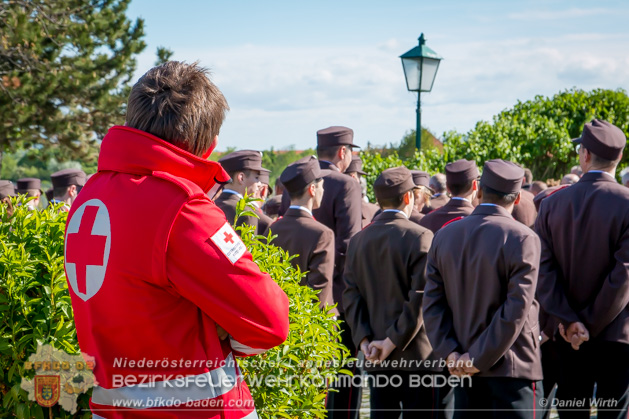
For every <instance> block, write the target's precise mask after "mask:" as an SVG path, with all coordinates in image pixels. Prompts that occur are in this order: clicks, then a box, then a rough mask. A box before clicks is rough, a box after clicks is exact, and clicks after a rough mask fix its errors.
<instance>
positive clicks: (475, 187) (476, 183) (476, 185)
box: [472, 180, 478, 191]
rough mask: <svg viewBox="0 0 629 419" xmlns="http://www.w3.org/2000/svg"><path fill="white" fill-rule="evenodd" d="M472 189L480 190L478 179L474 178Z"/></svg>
mask: <svg viewBox="0 0 629 419" xmlns="http://www.w3.org/2000/svg"><path fill="white" fill-rule="evenodd" d="M472 190H473V191H477V190H478V181H477V180H473V181H472Z"/></svg>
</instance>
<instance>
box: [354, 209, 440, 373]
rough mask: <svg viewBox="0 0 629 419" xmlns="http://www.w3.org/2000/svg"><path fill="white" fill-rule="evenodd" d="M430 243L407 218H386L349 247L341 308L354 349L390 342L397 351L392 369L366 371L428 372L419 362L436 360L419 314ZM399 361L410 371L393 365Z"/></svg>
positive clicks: (428, 234)
mask: <svg viewBox="0 0 629 419" xmlns="http://www.w3.org/2000/svg"><path fill="white" fill-rule="evenodd" d="M432 237H433V235H432V233H431V232H430V231H429V230H426V229H425V228H423V227H420V226H418V225H417V224H415V223H413V222H411V221H410V220H408V219H407V218H406V216H405V215H404V214H401V213H394V212H383V213H382V214H380V215H378V216H377V217H376V218H375V219H374V220H373V222H372V223H371V225H370V226H368V227H367V228H365V229H364V230H363V231H361V232H360V233H358V234H356V236H354V238H353V239H352V241H351V242H350V245H349V249H348V251H347V260H346V263H345V274H344V279H345V284H346V286H347V288H346V289H345V292H344V293H343V304H344V306H345V319H346V321H347V323H348V325H349V327H350V329H351V330H352V338H353V340H354V343H355V344H356V346H358V345H359V344H360V342H361V341H362V340H363V338H365V337H366V338H368V339H369V340H370V341H371V340H381V339H385V338H387V337H388V338H389V339H391V341H393V343H395V345H396V346H397V347H396V348H395V349H394V350H393V352H392V353H391V355H389V357H388V358H387V360H388V361H389V364H387V365H382V366H379V367H374V366H372V367H370V368H367V370H385V369H403V370H417V369H426V368H423V367H425V365H420V364H419V363H418V362H417V361H418V360H428V359H430V357H431V354H432V348H431V346H430V343H429V342H428V337H427V336H426V330H425V328H424V324H423V320H422V314H421V304H422V297H423V289H424V284H425V273H426V255H427V253H428V250H429V249H430V243H431V242H432ZM401 359H404V360H405V362H406V365H403V364H398V365H395V364H391V361H395V360H397V361H398V363H399V361H400V360H401ZM411 360H417V361H414V362H412V365H411V362H410V361H411Z"/></svg>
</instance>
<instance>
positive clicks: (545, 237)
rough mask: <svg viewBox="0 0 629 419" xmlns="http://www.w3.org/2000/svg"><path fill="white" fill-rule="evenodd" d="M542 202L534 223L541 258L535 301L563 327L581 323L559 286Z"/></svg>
mask: <svg viewBox="0 0 629 419" xmlns="http://www.w3.org/2000/svg"><path fill="white" fill-rule="evenodd" d="M546 208H547V207H545V206H544V202H543V201H542V205H541V207H540V212H539V215H538V217H537V220H536V221H535V232H536V233H537V234H538V236H539V239H540V242H541V256H540V264H539V281H538V285H537V300H538V301H539V303H540V305H541V306H542V308H543V309H544V311H546V313H548V314H550V315H552V316H555V317H556V318H558V319H559V320H560V321H562V322H563V323H564V324H565V325H567V324H570V323H574V322H578V321H581V320H580V319H579V316H577V314H576V313H575V312H574V310H573V309H572V307H570V303H569V302H568V299H567V298H566V293H565V291H564V289H563V286H562V285H561V282H560V280H561V269H560V268H559V265H558V263H557V261H556V259H555V256H554V254H553V245H552V241H551V240H550V237H549V232H548V211H546Z"/></svg>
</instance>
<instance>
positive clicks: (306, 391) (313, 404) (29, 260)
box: [0, 198, 348, 419]
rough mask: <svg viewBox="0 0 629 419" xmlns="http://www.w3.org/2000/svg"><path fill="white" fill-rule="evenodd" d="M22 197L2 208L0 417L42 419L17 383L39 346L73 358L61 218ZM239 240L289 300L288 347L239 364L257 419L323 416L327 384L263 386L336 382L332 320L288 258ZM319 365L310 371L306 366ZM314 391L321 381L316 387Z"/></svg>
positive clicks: (82, 403)
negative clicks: (294, 380) (310, 379)
mask: <svg viewBox="0 0 629 419" xmlns="http://www.w3.org/2000/svg"><path fill="white" fill-rule="evenodd" d="M23 204H24V201H23V199H22V198H20V199H19V200H18V201H13V207H14V208H15V212H14V213H13V214H10V211H7V208H8V207H7V205H6V204H0V392H1V395H2V408H1V409H0V417H14V416H17V417H18V418H30V417H35V418H42V419H43V418H44V417H48V415H49V413H50V412H49V411H48V409H47V408H46V409H43V408H42V407H40V406H39V405H38V404H37V403H35V402H32V401H29V400H28V394H27V393H26V391H24V390H23V389H22V388H21V387H20V383H21V380H22V378H21V377H22V376H25V377H29V378H32V376H33V375H34V374H33V372H32V371H25V369H24V363H25V361H26V360H28V357H29V356H30V355H31V354H33V353H35V352H36V350H37V346H38V344H44V343H47V344H51V345H52V346H53V347H54V348H56V349H60V350H63V351H65V352H68V353H70V354H77V353H79V347H78V343H77V339H76V330H75V328H74V321H73V314H72V308H71V303H70V296H69V294H68V286H67V282H66V278H65V273H64V270H63V241H64V230H65V222H66V217H67V213H65V212H59V211H57V210H56V209H54V208H48V209H46V210H44V211H40V212H37V211H30V210H28V208H27V206H25V205H23ZM242 235H243V240H244V242H245V244H246V245H247V247H248V248H249V250H250V251H251V253H252V254H253V257H254V260H255V261H256V263H258V265H259V266H260V268H261V269H262V270H264V271H266V272H269V273H270V274H271V276H272V277H273V278H274V279H275V280H276V281H277V282H278V283H279V284H280V286H281V287H282V289H283V290H284V291H285V292H286V294H287V295H288V297H289V300H290V333H289V337H288V339H287V341H286V342H285V343H284V344H283V345H281V346H279V347H277V348H274V349H272V350H270V351H268V352H266V353H265V354H262V355H258V356H255V357H251V358H246V359H245V360H243V361H242V362H241V365H242V367H243V371H244V372H245V376H246V377H247V378H246V379H247V381H248V382H249V383H252V382H253V381H254V380H256V379H257V380H262V383H263V384H262V385H260V386H253V385H252V386H250V387H251V393H252V395H253V397H254V400H255V403H256V406H257V409H258V412H259V415H260V417H263V418H271V417H282V416H283V417H293V418H294V417H304V418H308V417H323V416H324V412H325V410H324V402H325V400H324V399H325V395H326V392H327V388H326V386H325V385H305V386H299V385H294V386H288V387H285V386H277V387H269V386H266V385H265V384H264V378H265V377H267V376H271V375H273V376H276V377H277V378H278V379H279V380H283V379H287V378H288V377H290V376H293V375H296V376H303V375H306V374H312V375H314V376H315V377H316V376H320V377H323V378H326V377H332V376H335V375H336V374H337V373H338V372H339V371H340V369H341V367H340V365H341V364H342V363H343V362H344V360H345V358H346V357H347V356H348V352H347V349H346V348H345V347H343V346H342V345H340V344H338V343H335V342H337V341H338V339H339V333H338V331H337V321H336V320H334V318H333V317H332V315H331V314H328V313H323V312H322V311H321V310H320V309H319V306H318V301H317V299H316V293H315V292H314V291H313V290H311V289H310V288H308V287H304V286H300V285H299V281H300V279H301V277H302V275H303V274H302V273H301V272H299V271H298V270H296V269H294V268H293V267H292V266H291V264H290V261H289V259H290V256H289V255H288V254H287V253H286V252H284V251H282V250H281V249H279V248H278V247H276V246H273V245H267V244H266V239H264V238H262V237H259V236H254V235H253V234H252V232H251V230H250V229H248V228H243V231H242ZM308 360H312V361H318V362H315V364H314V365H311V364H309V363H307V362H306V361H308ZM315 384H320V381H317V380H315ZM90 393H91V392H88V393H86V394H82V395H81V396H79V399H78V402H79V412H81V409H88V401H89V396H90ZM51 414H52V416H53V417H55V418H67V417H85V418H89V417H91V413H89V412H84V413H83V414H81V413H77V414H75V415H70V414H69V413H67V412H65V411H63V410H62V409H60V407H59V405H55V406H53V407H52V408H51Z"/></svg>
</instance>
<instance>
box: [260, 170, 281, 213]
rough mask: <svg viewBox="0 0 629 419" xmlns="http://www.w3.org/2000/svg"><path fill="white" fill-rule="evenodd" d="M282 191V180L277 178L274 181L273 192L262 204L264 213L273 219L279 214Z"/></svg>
mask: <svg viewBox="0 0 629 419" xmlns="http://www.w3.org/2000/svg"><path fill="white" fill-rule="evenodd" d="M283 193H284V185H282V181H281V180H280V179H279V178H277V180H276V181H275V194H274V195H273V196H272V197H270V198H269V199H267V200H266V202H265V203H264V205H262V211H264V213H265V214H266V215H267V216H268V217H270V218H271V219H272V220H274V221H275V220H276V219H277V217H278V216H279V211H280V206H281V204H282V194H283Z"/></svg>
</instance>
